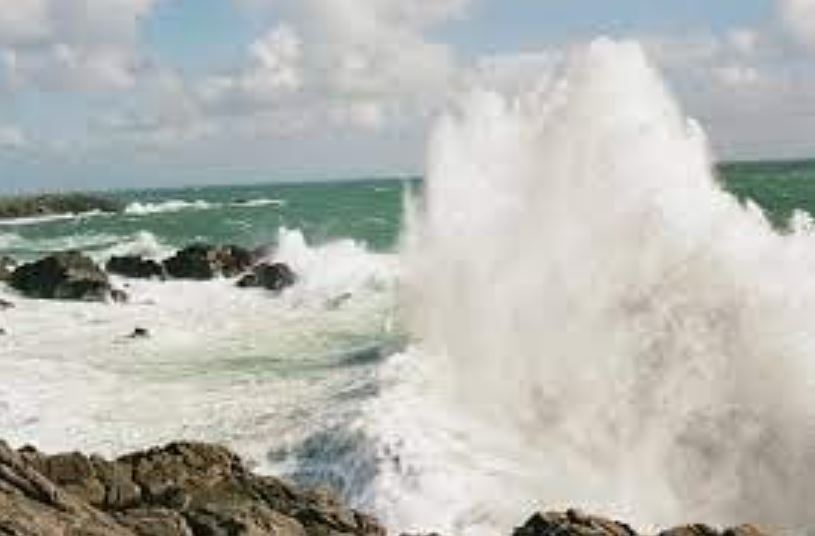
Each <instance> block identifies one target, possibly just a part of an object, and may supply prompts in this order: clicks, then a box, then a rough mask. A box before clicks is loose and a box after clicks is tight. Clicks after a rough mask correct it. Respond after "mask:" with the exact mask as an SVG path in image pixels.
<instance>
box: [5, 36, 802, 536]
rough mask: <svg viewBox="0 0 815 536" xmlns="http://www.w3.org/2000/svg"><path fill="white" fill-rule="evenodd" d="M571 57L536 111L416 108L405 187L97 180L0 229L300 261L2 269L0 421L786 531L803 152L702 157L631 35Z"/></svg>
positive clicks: (75, 241)
mask: <svg viewBox="0 0 815 536" xmlns="http://www.w3.org/2000/svg"><path fill="white" fill-rule="evenodd" d="M597 47H599V49H593V50H592V51H590V52H589V53H587V57H586V58H584V59H583V60H582V61H583V62H585V64H586V65H588V66H591V67H592V68H591V69H589V68H585V69H580V68H576V71H575V72H573V73H571V74H570V75H569V76H571V77H572V78H574V80H572V82H573V87H574V89H573V91H574V94H573V96H572V97H571V99H567V101H566V102H565V103H564V101H563V100H562V98H560V97H558V98H557V99H555V101H554V102H556V103H557V104H556V106H560V107H562V109H561V110H560V112H559V113H560V115H559V116H558V121H554V122H551V126H548V127H541V126H540V125H541V124H544V125H549V124H550V123H547V122H546V121H545V119H546V118H547V117H548V115H547V114H549V113H551V106H544V105H541V104H540V103H538V104H535V102H534V101H533V102H532V103H529V102H527V103H526V105H525V106H528V107H530V108H514V107H512V106H510V105H508V104H506V103H503V102H502V101H501V100H500V99H498V97H490V98H486V99H484V98H483V96H482V97H480V98H481V99H482V100H479V98H476V99H474V100H473V102H470V103H468V104H467V105H465V110H464V112H462V114H461V116H455V117H449V118H447V119H446V120H443V121H442V122H441V124H440V126H439V127H438V131H437V136H436V138H435V141H434V143H435V145H434V151H432V154H431V157H430V158H429V163H428V170H427V178H426V180H424V181H419V180H396V179H391V180H360V181H356V182H336V183H321V184H270V185H247V186H212V187H196V188H177V189H165V190H133V191H123V192H109V193H108V195H110V196H112V197H114V198H117V199H120V200H122V201H123V202H124V203H125V205H126V207H127V208H126V210H125V211H124V212H123V213H121V214H88V215H76V216H72V217H66V218H58V219H47V220H36V219H30V220H19V221H12V222H3V223H2V224H0V255H11V256H13V257H16V258H18V259H21V260H27V259H34V258H37V257H40V256H43V255H45V254H47V253H49V252H55V251H61V250H66V249H80V250H82V251H85V252H87V253H88V254H89V255H91V256H92V257H94V258H95V259H96V260H97V261H99V262H104V261H105V260H106V259H107V258H109V257H110V256H112V255H121V254H138V255H143V256H146V257H151V258H156V259H160V258H164V257H167V256H169V255H171V254H172V253H173V252H174V251H175V250H177V249H178V248H180V247H182V246H184V245H187V244H190V243H192V242H209V243H218V244H222V243H235V244H239V245H243V246H247V247H259V246H271V247H270V258H272V259H274V260H279V261H283V262H286V263H288V264H289V265H290V266H291V267H292V268H293V269H294V271H295V272H296V273H297V274H298V276H299V280H298V283H297V284H296V285H295V286H294V287H292V288H290V289H287V290H286V291H285V292H283V293H282V294H280V295H277V294H272V293H269V292H266V291H263V290H257V289H239V288H237V287H236V286H235V282H234V280H228V279H216V280H212V281H206V282H193V281H165V282H160V281H136V280H126V279H123V278H114V280H115V283H116V284H117V285H119V286H121V287H123V288H125V289H126V290H127V292H128V293H129V294H130V296H131V301H130V302H129V303H128V304H124V305H117V304H98V303H68V302H56V301H37V300H27V299H23V298H21V297H19V296H17V295H15V294H14V293H13V292H12V291H11V290H10V289H8V288H0V298H3V299H7V300H9V301H12V302H14V303H15V305H16V306H15V307H14V308H13V309H9V310H5V311H0V327H2V328H4V329H5V330H6V332H7V334H6V335H5V336H2V337H0V431H2V433H0V437H3V438H4V439H6V440H8V441H9V442H10V443H11V444H13V445H16V446H21V445H23V444H26V443H33V444H36V445H37V446H38V447H39V448H41V449H43V450H46V451H64V450H72V449H78V450H83V451H87V452H98V453H101V454H104V455H116V454H120V453H123V452H125V451H129V450H132V449H136V448H143V447H146V446H151V445H155V444H159V443H162V442H167V441H171V440H177V439H181V438H185V439H197V440H206V441H211V442H217V443H222V444H225V445H228V446H229V447H231V448H233V449H235V450H236V451H237V452H238V453H240V454H241V455H242V456H244V457H245V458H246V459H247V460H249V461H250V463H251V464H252V465H253V467H254V468H255V469H256V470H258V471H261V472H267V473H273V474H282V475H287V476H289V477H291V478H293V479H295V480H298V481H300V482H304V483H306V484H316V483H328V484H330V485H332V486H334V487H335V488H337V489H338V490H339V491H340V492H342V493H343V495H344V496H345V497H346V498H347V499H348V500H349V501H350V502H351V503H352V504H353V505H354V506H357V507H359V508H362V509H365V510H369V511H371V512H373V513H374V514H376V515H378V516H380V517H381V518H382V519H383V520H385V522H386V523H387V524H388V526H389V527H391V528H393V529H397V530H423V531H428V530H439V531H440V532H442V533H447V534H496V533H498V531H506V529H507V528H509V527H511V526H512V524H513V523H519V522H520V521H521V520H522V519H523V516H525V515H526V514H528V513H529V512H530V511H533V510H534V509H535V508H536V507H540V506H546V507H547V508H559V507H564V506H572V505H578V506H581V507H583V508H586V509H592V510H595V511H598V512H599V513H606V514H609V515H618V516H620V517H624V518H626V519H630V520H632V521H634V522H638V523H642V524H643V525H645V526H651V527H653V526H656V525H666V524H674V523H677V522H687V521H689V520H691V519H693V520H700V519H703V520H706V521H710V522H722V523H733V522H743V521H750V520H753V518H758V519H757V520H758V521H763V522H766V523H768V524H770V525H771V526H776V527H782V528H787V529H790V528H792V529H794V528H800V527H805V526H812V525H813V522H815V518H813V517H812V514H811V512H810V508H809V504H808V500H809V499H811V497H812V492H813V491H815V489H813V486H814V485H815V484H813V483H812V482H815V479H812V478H810V477H809V473H808V472H809V471H811V467H812V466H813V465H812V463H810V462H812V461H815V460H813V456H815V452H814V450H815V449H813V448H812V447H813V443H812V426H811V425H812V422H813V420H812V411H814V410H815V405H814V404H812V403H811V402H812V395H811V387H812V385H815V383H813V379H815V361H813V359H812V356H813V355H815V331H813V330H812V328H811V322H812V318H813V317H815V316H813V314H812V313H815V231H813V224H812V220H811V218H809V217H808V215H807V214H815V163H813V162H786V163H779V162H763V163H738V164H727V165H723V166H719V167H718V168H717V169H716V170H715V171H714V172H711V170H710V169H709V157H708V153H707V149H706V148H705V147H706V145H705V143H706V142H705V141H704V138H703V136H698V135H697V132H696V130H695V129H694V128H692V127H688V124H687V123H686V122H685V119H684V117H683V116H681V114H680V112H679V111H678V110H675V109H674V104H673V101H672V100H671V99H670V97H669V95H668V94H667V93H665V92H664V90H663V89H662V85H661V82H659V80H658V78H657V77H656V76H655V74H654V73H653V72H652V70H651V69H650V68H649V67H648V66H647V65H646V64H645V63H644V61H643V60H642V59H641V58H640V56H639V54H638V53H636V52H631V51H630V50H629V49H628V48H626V46H625V45H608V44H605V45H602V46H600V45H597ZM603 47H609V49H610V50H603ZM609 62H613V64H614V65H615V66H617V67H618V68H619V69H620V72H619V73H618V74H615V75H613V76H603V77H597V76H593V75H592V74H591V73H594V72H605V73H606V74H607V69H605V68H604V67H605V66H606V64H607V63H609ZM584 67H585V65H584ZM631 88H634V89H633V90H632V89H631ZM536 98H540V96H539V95H538V96H537V97H536ZM604 99H605V100H604ZM547 102H548V101H547ZM536 110H537V111H536ZM539 110H546V112H540V111H539ZM598 110H600V112H603V113H600V114H598ZM536 114H539V115H541V116H542V117H543V119H540V118H539V119H540V121H541V122H539V121H537V120H531V119H529V118H534V117H538V115H536ZM603 114H605V115H603ZM598 115H600V116H602V117H607V118H608V121H607V123H603V124H602V125H598V124H596V123H592V122H591V120H590V119H589V118H591V117H597V116H598ZM643 125H645V126H643ZM564 140H565V141H564ZM587 162H588V163H587ZM225 182H228V178H225ZM135 327H143V328H146V329H148V330H149V331H150V333H151V336H150V337H149V338H146V339H131V338H129V337H128V334H130V333H131V332H132V331H133V329H134V328H135ZM777 497H782V498H783V499H778V500H776V498H777Z"/></svg>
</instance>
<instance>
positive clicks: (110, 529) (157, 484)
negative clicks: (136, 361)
mask: <svg viewBox="0 0 815 536" xmlns="http://www.w3.org/2000/svg"><path fill="white" fill-rule="evenodd" d="M0 534H3V535H9V536H50V535H54V536H57V535H65V536H103V535H109V536H244V535H245V536H261V535H276V536H340V535H347V536H380V535H382V536H384V535H385V534H387V531H386V529H385V527H384V526H383V525H382V524H381V523H380V522H379V521H378V520H376V519H375V518H374V517H372V516H370V515H367V514H364V513H362V512H359V511H356V510H354V509H351V508H349V507H347V506H346V505H344V504H343V503H342V501H341V500H340V499H339V498H338V497H337V496H336V495H335V494H333V493H332V492H331V491H329V490H327V489H317V490H306V489H300V488H298V487H297V486H294V485H292V484H290V483H288V482H285V481H283V480H280V479H278V478H274V477H268V476H259V475H255V474H253V473H252V472H251V471H249V469H248V468H247V467H246V465H245V464H244V463H243V461H242V460H241V459H240V458H239V457H238V456H237V455H235V454H233V453H232V452H230V451H229V450H227V449H225V448H223V447H220V446H217V445H209V444H205V443H191V442H179V443H171V444H169V445H166V446H164V447H159V448H153V449H149V450H145V451H140V452H136V453H132V454H128V455H125V456H122V457H119V458H117V459H115V460H113V461H108V460H105V459H103V458H101V457H99V456H94V455H92V456H87V455H84V454H81V453H77V452H73V453H64V454H55V455H46V454H43V453H41V452H39V451H37V450H36V449H35V448H33V447H23V448H21V449H19V450H14V449H12V448H10V447H9V446H8V445H7V444H6V443H4V442H2V441H0ZM637 535H638V533H637V532H635V531H634V530H633V529H632V528H631V527H629V526H628V525H626V524H624V523H620V522H617V521H612V520H608V519H603V518H599V517H593V516H588V515H585V514H582V513H580V512H578V511H576V510H570V511H568V512H564V513H536V514H534V515H532V516H531V517H530V518H529V519H528V520H527V521H526V522H525V523H524V524H523V525H522V526H520V527H519V528H517V529H515V530H514V531H513V533H512V536H637ZM659 536H767V533H764V532H761V531H759V530H758V529H757V528H755V527H752V526H742V527H738V528H732V529H726V530H724V531H719V530H716V529H714V528H711V527H707V526H705V525H689V526H685V527H678V528H675V529H671V530H668V531H664V532H661V533H659Z"/></svg>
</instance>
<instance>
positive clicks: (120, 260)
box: [105, 255, 164, 279]
mask: <svg viewBox="0 0 815 536" xmlns="http://www.w3.org/2000/svg"><path fill="white" fill-rule="evenodd" d="M105 269H106V270H107V271H108V272H109V273H111V274H117V275H123V276H125V277H130V278H133V279H150V278H153V277H157V278H163V277H164V267H163V266H162V265H161V264H160V263H158V262H156V261H154V260H152V259H144V258H142V257H140V256H138V255H124V256H120V257H111V258H110V260H108V262H107V264H105Z"/></svg>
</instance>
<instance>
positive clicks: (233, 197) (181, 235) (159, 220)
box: [0, 180, 412, 258]
mask: <svg viewBox="0 0 815 536" xmlns="http://www.w3.org/2000/svg"><path fill="white" fill-rule="evenodd" d="M410 184H412V183H411V182H409V181H408V182H403V181H397V180H381V181H364V182H350V183H334V184H308V185H305V184H304V185H292V184H286V185H249V186H211V187H203V188H176V189H161V190H132V191H123V192H115V193H110V194H106V195H108V196H110V197H114V198H116V199H120V200H122V201H123V202H124V203H125V204H127V206H128V209H127V210H126V212H125V213H123V214H115V215H106V214H99V215H89V216H85V217H77V218H72V219H59V220H54V221H45V222H31V221H23V222H19V223H14V222H10V223H9V222H7V223H6V224H4V225H3V226H2V227H0V252H2V253H5V254H11V255H14V256H20V257H23V258H30V257H33V256H36V255H38V254H43V253H47V252H49V251H54V250H57V249H64V248H68V247H78V248H80V249H85V250H89V251H94V250H100V249H105V248H109V247H111V246H113V245H115V244H117V243H119V242H121V241H123V240H128V239H132V238H133V237H134V236H135V235H136V234H137V233H150V234H151V235H152V236H154V237H155V238H156V239H157V240H159V241H160V242H161V243H162V244H164V245H166V246H168V247H171V248H177V247H180V246H183V245H185V244H189V243H191V242H194V241H204V242H210V243H236V244H240V245H243V246H248V247H255V246H261V245H266V244H270V243H273V242H274V240H275V238H276V236H277V231H278V229H279V228H281V227H285V228H288V229H298V230H300V231H302V232H303V234H304V235H305V236H306V238H307V240H308V241H309V243H312V244H322V243H325V242H328V241H331V240H335V239H339V238H353V239H355V240H357V241H359V242H360V243H361V244H362V245H364V246H366V247H367V248H369V249H371V250H374V251H384V250H389V249H392V248H393V246H394V244H395V243H396V240H397V238H398V235H399V229H400V227H401V205H402V198H403V193H404V189H405V188H408V187H409V185H410Z"/></svg>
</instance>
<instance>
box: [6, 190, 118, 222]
mask: <svg viewBox="0 0 815 536" xmlns="http://www.w3.org/2000/svg"><path fill="white" fill-rule="evenodd" d="M123 208H124V206H123V204H122V203H121V202H120V201H118V200H115V199H111V198H108V197H102V196H97V195H88V194H78V193H77V194H46V195H36V196H28V197H11V198H3V199H0V220H2V219H7V218H26V217H30V216H50V215H55V214H81V213H86V212H92V211H98V212H111V213H112V212H121V211H122V209H123Z"/></svg>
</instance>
